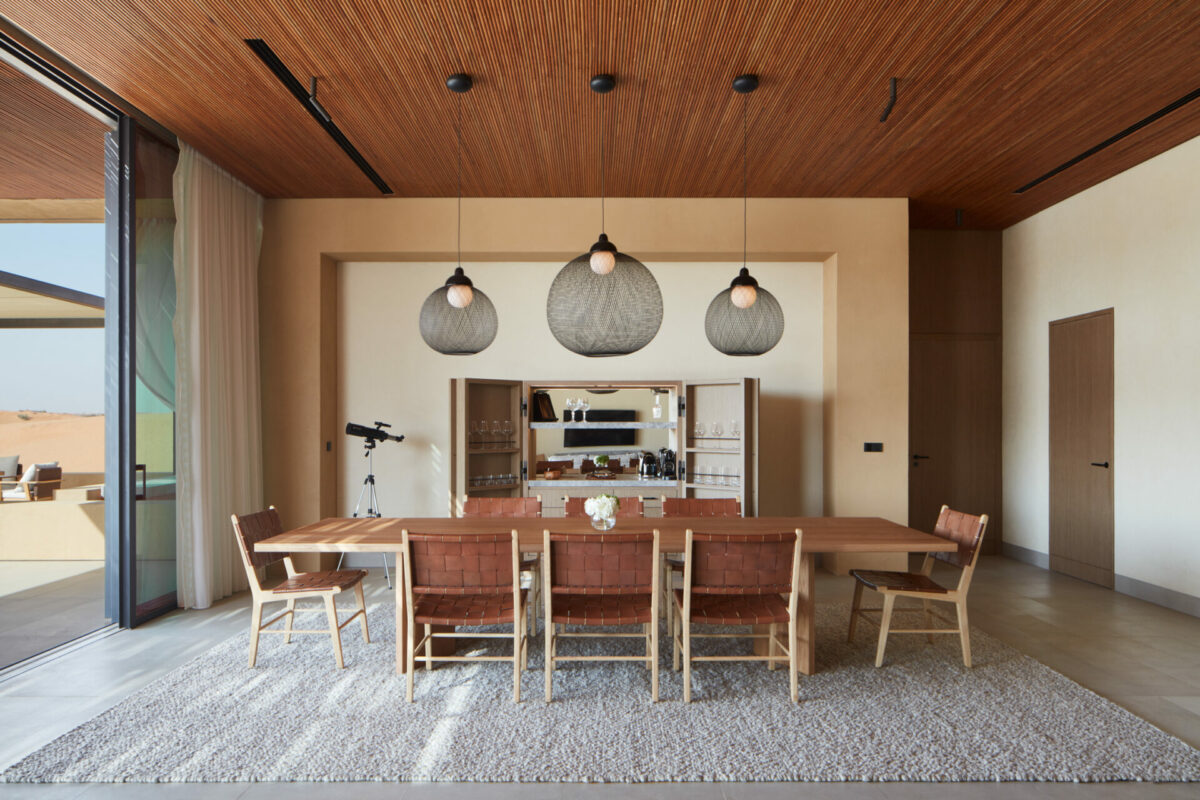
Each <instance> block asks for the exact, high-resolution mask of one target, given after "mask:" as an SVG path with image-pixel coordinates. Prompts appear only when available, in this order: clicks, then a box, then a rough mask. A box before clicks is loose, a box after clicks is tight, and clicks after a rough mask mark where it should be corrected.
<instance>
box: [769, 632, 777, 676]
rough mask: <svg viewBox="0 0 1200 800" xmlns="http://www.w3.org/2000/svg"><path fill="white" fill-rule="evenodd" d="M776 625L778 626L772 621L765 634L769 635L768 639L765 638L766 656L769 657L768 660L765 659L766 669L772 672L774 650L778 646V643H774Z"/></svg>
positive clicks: (773, 669) (773, 668)
mask: <svg viewBox="0 0 1200 800" xmlns="http://www.w3.org/2000/svg"><path fill="white" fill-rule="evenodd" d="M778 627H779V626H778V624H777V623H774V622H772V623H771V627H770V629H769V632H768V634H767V635H768V636H770V637H771V638H770V639H768V640H767V657H768V658H769V659H770V660H769V661H767V669H769V670H770V671H772V672H774V671H775V651H776V649H777V648H778V645H777V644H775V634H776V631H777V630H778Z"/></svg>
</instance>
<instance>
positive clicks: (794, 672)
mask: <svg viewBox="0 0 1200 800" xmlns="http://www.w3.org/2000/svg"><path fill="white" fill-rule="evenodd" d="M801 537H802V534H801V532H800V529H799V528H797V529H796V531H795V533H764V534H736V533H734V534H729V533H694V532H692V531H691V530H689V531H688V532H687V539H686V544H685V548H686V549H685V551H684V564H685V567H684V570H683V588H682V589H676V590H675V591H674V592H673V593H672V594H673V598H672V599H673V601H674V602H673V603H672V606H673V612H674V614H675V615H676V624H675V626H674V629H675V631H676V633H675V635H674V636H673V641H672V645H673V649H674V656H673V662H674V667H675V669H676V670H677V671H678V670H679V665H680V663H679V662H680V651H681V650H682V660H683V701H684V702H685V703H690V702H691V701H692V662H693V661H766V662H767V668H768V669H771V670H773V669H775V666H776V664H777V663H778V662H780V661H787V664H788V678H789V685H790V690H791V697H792V702H793V703H795V702H798V701H799V664H798V663H797V661H796V651H797V639H798V636H799V629H798V628H797V619H796V610H797V602H798V595H799V591H800V544H801ZM783 594H787V596H788V599H787V600H786V601H785V600H784V599H783V597H782V595H783ZM692 625H768V626H770V627H769V629H768V632H767V633H765V634H756V633H753V632H751V633H706V634H696V633H692ZM780 625H786V626H787V641H786V642H784V641H782V640H781V639H780V638H779V626H780ZM694 638H705V639H709V638H717V639H742V638H748V639H766V640H767V655H765V656H760V655H745V656H695V655H692V639H694ZM781 651H782V653H783V655H779V653H780V652H781Z"/></svg>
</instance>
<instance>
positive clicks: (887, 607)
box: [875, 594, 896, 667]
mask: <svg viewBox="0 0 1200 800" xmlns="http://www.w3.org/2000/svg"><path fill="white" fill-rule="evenodd" d="M895 604H896V595H894V594H884V596H883V615H882V616H881V617H880V619H879V646H878V647H876V649H875V666H876V667H882V666H883V651H884V649H885V648H886V647H887V637H888V628H890V627H891V626H892V606H894V605H895Z"/></svg>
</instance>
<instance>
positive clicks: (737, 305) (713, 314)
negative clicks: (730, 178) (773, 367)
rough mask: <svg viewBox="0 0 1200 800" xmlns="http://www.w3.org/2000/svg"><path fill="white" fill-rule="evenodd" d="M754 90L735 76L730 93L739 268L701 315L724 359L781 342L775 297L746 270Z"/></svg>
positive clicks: (750, 80)
mask: <svg viewBox="0 0 1200 800" xmlns="http://www.w3.org/2000/svg"><path fill="white" fill-rule="evenodd" d="M757 88H758V76H757V75H739V76H737V77H736V78H734V79H733V89H734V91H736V92H738V93H739V94H741V95H742V268H741V270H739V271H738V274H737V277H736V278H734V279H733V281H731V282H730V284H729V288H728V289H726V290H725V291H723V292H721V293H720V294H718V295H717V296H716V297H714V298H713V300H712V302H711V303H709V304H708V312H707V313H705V315H704V333H705V335H707V336H708V341H709V344H711V345H712V346H713V347H715V348H716V349H717V350H719V351H721V352H722V353H724V354H725V355H727V356H760V355H762V354H763V353H765V352H767V351H768V350H770V349H771V348H772V347H774V346H775V345H777V344H779V340H780V339H782V338H783V308H782V307H781V306H780V305H779V301H778V300H776V299H775V296H774V295H773V294H771V293H770V292H768V291H767V290H766V289H764V288H762V287H761V286H759V285H758V281H757V280H755V279H754V277H753V276H752V275H751V274H750V270H749V269H748V268H747V267H746V218H747V214H746V210H747V206H748V197H749V181H748V180H747V176H748V170H747V164H746V162H747V157H746V150H747V147H746V144H747V132H746V128H747V124H746V119H747V116H748V115H747V106H748V101H749V95H750V93H751V92H753V91H754V90H755V89H757Z"/></svg>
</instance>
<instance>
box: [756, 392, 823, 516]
mask: <svg viewBox="0 0 1200 800" xmlns="http://www.w3.org/2000/svg"><path fill="white" fill-rule="evenodd" d="M758 414H759V420H760V421H759V429H758V449H759V458H758V469H759V473H758V497H759V505H758V514H759V516H764V517H766V516H790V515H797V516H820V515H821V514H822V513H823V510H822V509H823V499H822V497H823V492H824V479H823V469H824V468H823V465H822V447H821V442H819V441H817V442H806V441H805V440H804V436H805V431H816V432H818V434H819V432H820V431H821V430H822V419H823V416H824V408H823V405H822V401H821V399H820V398H810V397H798V396H796V395H782V394H770V393H767V392H760V393H759V396H758Z"/></svg>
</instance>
